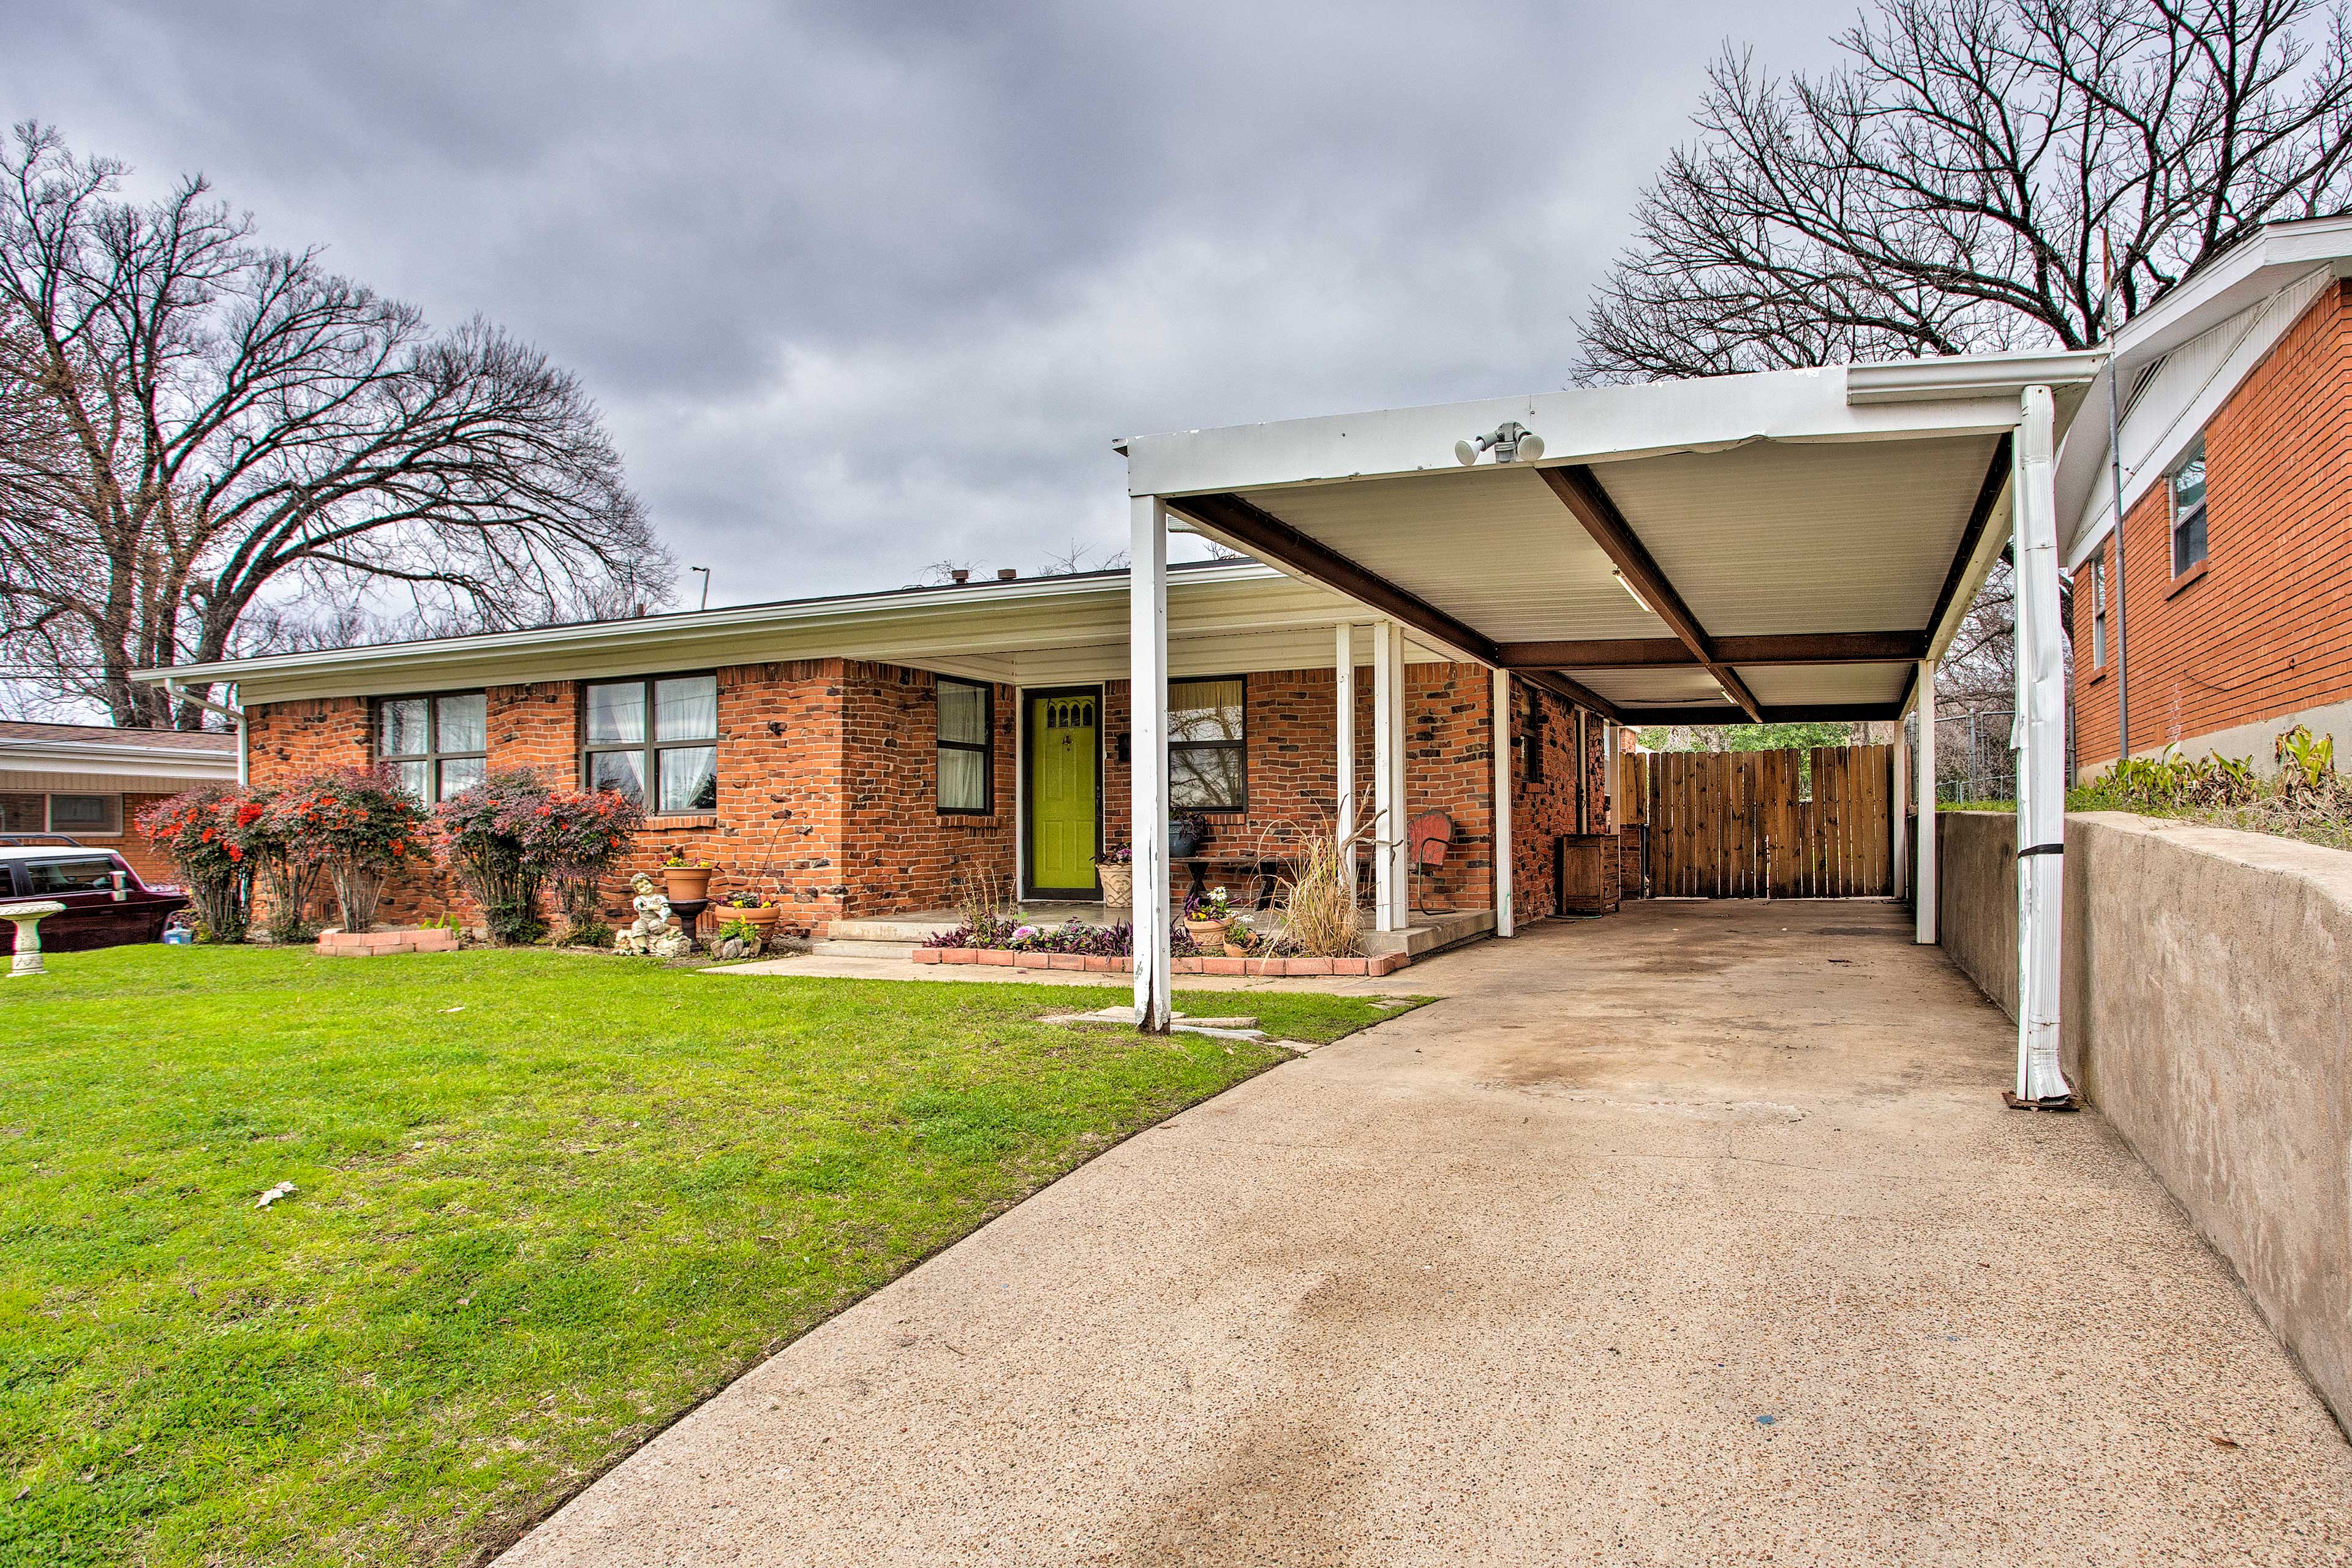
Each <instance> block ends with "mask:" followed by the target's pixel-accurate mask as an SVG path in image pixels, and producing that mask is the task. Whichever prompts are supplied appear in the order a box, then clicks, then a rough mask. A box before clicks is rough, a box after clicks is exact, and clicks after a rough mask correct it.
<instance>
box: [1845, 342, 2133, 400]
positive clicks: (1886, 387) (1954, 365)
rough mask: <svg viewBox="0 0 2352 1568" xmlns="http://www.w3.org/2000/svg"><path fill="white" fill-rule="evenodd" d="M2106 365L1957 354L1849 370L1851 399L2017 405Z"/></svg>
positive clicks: (2069, 357) (2076, 354)
mask: <svg viewBox="0 0 2352 1568" xmlns="http://www.w3.org/2000/svg"><path fill="white" fill-rule="evenodd" d="M2105 361H2106V355H2105V353H2103V352H2101V351H2098V350H2095V349H2086V350H2062V351H2059V352H2056V353H2009V354H1955V355H1949V356H1946V357H1941V358H1936V359H1906V360H1890V361H1887V362H1885V363H1878V364H1855V365H1848V366H1847V367H1846V373H1845V377H1846V398H1847V400H1848V401H1849V402H1852V403H1856V404H1874V403H1933V402H1938V401H1944V400H1948V399H1960V400H1968V399H1973V398H1998V399H2000V401H2002V402H2003V403H2008V404H2014V403H2015V402H2016V400H2017V399H2018V398H2019V397H2020V396H2021V395H2022V394H2023V393H2024V391H2025V389H2026V388H2027V387H2029V386H2049V387H2060V386H2080V385H2083V384H2085V383H2087V382H2088V381H2089V380H2090V379H2091V378H2092V376H2094V375H2095V374H2097V372H2098V369H2099V367H2100V366H2101V365H2102V364H2104V363H2105Z"/></svg>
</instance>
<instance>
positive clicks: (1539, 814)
mask: <svg viewBox="0 0 2352 1568" xmlns="http://www.w3.org/2000/svg"><path fill="white" fill-rule="evenodd" d="M1514 690H1515V692H1516V693H1517V701H1518V702H1519V703H1521V704H1522V705H1532V706H1533V707H1536V708H1539V709H1540V710H1541V712H1542V715H1543V734H1542V741H1541V748H1542V754H1543V769H1542V773H1543V776H1542V777H1541V778H1539V779H1536V778H1530V777H1529V776H1528V773H1529V769H1528V745H1527V744H1526V743H1525V742H1527V741H1528V727H1527V726H1526V725H1525V723H1524V721H1522V720H1521V719H1520V717H1519V716H1518V715H1517V714H1515V715H1514V718H1513V724H1512V734H1513V737H1514V739H1515V741H1517V742H1520V743H1518V744H1515V745H1514V747H1513V751H1512V761H1511V888H1512V908H1513V912H1514V914H1515V915H1516V916H1517V918H1518V919H1520V920H1538V919H1541V918H1543V917H1545V916H1547V915H1556V914H1558V913H1559V908H1558V906H1557V903H1556V900H1555V899H1554V896H1553V895H1554V893H1555V891H1556V890H1557V889H1556V887H1555V879H1554V877H1553V858H1554V854H1555V846H1556V845H1557V843H1558V842H1559V837H1560V836H1561V835H1563V834H1569V833H1575V832H1577V831H1578V826H1577V825H1578V815H1577V813H1578V806H1579V804H1580V799H1581V801H1582V803H1583V804H1584V806H1585V809H1586V812H1587V816H1586V817H1585V818H1584V821H1585V826H1584V829H1583V831H1586V832H1590V833H1598V832H1601V831H1602V830H1603V827H1604V824H1603V822H1602V819H1601V818H1602V805H1603V801H1604V799H1605V795H1604V790H1605V784H1604V780H1605V778H1606V773H1605V770H1606V769H1607V767H1608V759H1607V758H1606V757H1605V756H1604V755H1603V753H1602V752H1601V720H1600V717H1599V716H1598V715H1597V714H1588V715H1586V717H1585V721H1584V752H1583V758H1582V769H1583V773H1584V777H1583V781H1582V790H1581V795H1580V791H1579V787H1578V778H1577V773H1578V756H1577V744H1576V710H1575V709H1574V708H1573V707H1572V706H1570V704H1569V703H1567V702H1565V701H1563V700H1560V699H1559V697H1556V696H1554V695H1553V694H1552V693H1550V692H1549V691H1545V690H1543V689H1540V688H1538V687H1531V686H1526V685H1516V686H1515V687H1514ZM1520 711H1521V712H1522V713H1524V712H1526V711H1528V707H1527V706H1523V707H1522V709H1521V710H1520ZM1603 861H1604V868H1603V870H1602V873H1601V874H1602V877H1603V878H1604V879H1606V880H1607V881H1608V882H1610V883H1611V884H1612V885H1613V884H1614V882H1615V880H1616V879H1617V878H1618V876H1619V870H1618V866H1617V857H1615V856H1614V855H1610V856H1604V857H1603Z"/></svg>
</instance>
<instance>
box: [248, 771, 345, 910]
mask: <svg viewBox="0 0 2352 1568" xmlns="http://www.w3.org/2000/svg"><path fill="white" fill-rule="evenodd" d="M286 801H287V794H286V792H285V791H283V790H273V789H257V790H253V791H250V792H248V793H247V795H246V797H245V798H244V799H243V800H242V801H239V802H237V803H236V807H235V810H234V820H235V826H233V828H232V829H231V838H232V840H233V841H234V843H235V844H236V847H237V848H239V849H241V850H242V851H243V852H244V854H245V857H246V863H247V865H249V866H251V867H252V868H253V869H254V872H255V875H256V876H257V879H259V881H260V883H261V885H262V887H263V888H264V889H267V890H268V894H269V935H270V938H271V940H272V941H275V942H286V943H293V942H300V941H302V940H303V939H304V938H306V937H308V936H309V935H310V921H309V920H308V919H307V918H306V917H305V914H304V907H305V906H306V905H307V904H309V902H310V890H311V889H312V888H313V887H314V886H315V885H316V884H317V882H318V880H319V874H320V872H321V871H322V870H324V869H325V868H326V856H325V853H324V851H323V848H322V847H321V845H320V840H319V837H318V836H317V835H316V834H314V833H312V832H310V830H309V828H308V827H307V826H306V825H305V824H304V823H303V822H302V821H301V819H300V817H299V816H298V815H297V814H296V813H294V812H292V811H289V810H287V809H286Z"/></svg>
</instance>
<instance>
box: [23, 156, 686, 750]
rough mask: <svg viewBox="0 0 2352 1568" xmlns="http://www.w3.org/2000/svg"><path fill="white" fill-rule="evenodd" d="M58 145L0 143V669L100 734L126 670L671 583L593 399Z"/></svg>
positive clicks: (122, 706) (588, 608)
mask: <svg viewBox="0 0 2352 1568" xmlns="http://www.w3.org/2000/svg"><path fill="white" fill-rule="evenodd" d="M123 173H124V171H123V169H122V167H121V165H120V164H118V163H112V162H111V161H110V160H106V159H98V158H89V159H85V158H79V157H76V156H75V155H74V154H73V153H71V152H69V151H68V149H67V147H66V146H65V143H64V142H63V141H62V140H61V139H60V138H59V137H58V135H57V133H56V132H53V131H50V130H47V129H45V128H43V127H41V126H39V125H37V124H31V123H27V124H23V125H19V126H17V127H16V131H15V137H14V141H13V142H11V143H10V144H8V145H7V146H6V147H5V149H0V609H5V630H0V655H5V664H6V667H7V668H37V669H39V670H41V671H42V672H43V674H42V675H41V677H39V681H40V684H41V685H42V686H43V688H44V689H45V690H46V693H47V695H49V696H52V697H56V698H63V699H79V700H87V701H94V702H97V703H99V704H100V705H102V706H104V707H105V708H106V709H107V710H108V711H109V712H110V714H111V716H112V717H113V720H114V721H115V722H116V723H118V724H122V725H132V726H163V725H169V724H173V723H176V724H178V725H179V726H181V727H183V728H193V727H194V726H195V725H196V724H197V723H198V722H200V717H201V715H200V710H197V709H195V708H194V706H193V705H192V704H182V705H181V706H180V708H179V710H177V711H176V712H174V711H172V710H170V709H169V706H168V704H167V703H166V701H165V700H164V699H163V697H162V695H161V694H160V693H158V692H157V691H155V690H153V689H150V688H145V687H139V686H135V685H134V684H133V683H132V682H131V679H129V677H130V672H131V670H132V669H135V668H141V667H163V666H170V665H174V664H185V663H198V662H204V661H207V660H212V659H217V658H226V657H230V656H232V655H235V654H238V653H242V652H247V651H255V650H258V649H260V648H263V647H271V648H285V647H305V646H318V643H317V641H316V639H318V638H320V637H331V636H334V635H340V634H346V633H354V632H360V631H366V632H373V633H381V632H384V631H394V632H395V633H404V634H405V635H412V636H414V635H421V634H422V633H423V632H424V631H425V630H426V629H428V628H429V629H435V630H479V629H488V628H496V627H510V626H529V625H535V624H544V623H546V622H549V621H554V620H562V619H570V618H576V617H579V616H595V615H602V614H614V613H624V612H625V610H626V609H629V608H634V607H635V605H641V604H644V603H647V602H651V601H656V600H659V599H662V598H666V597H667V594H668V592H669V587H670V583H671V579H672V575H673V571H674V568H673V565H672V563H671V562H670V559H669V557H668V554H667V552H665V551H664V550H663V549H662V548H661V546H660V545H659V543H658V542H656V539H655V537H654V535H653V532H652V530H651V528H650V527H649V526H648V524H647V523H646V518H645V515H644V512H643V510H642V509H641V508H640V506H639V505H638V503H637V500H636V498H635V496H634V495H633V494H631V493H630V491H629V489H628V486H627V484H626V482H625V479H624V478H623V474H622V468H621V459H620V454H619V453H618V452H617V451H616V450H615V449H614V447H613V444H612V442H611V440H610V438H609V437H607V436H606V435H605V433H604V427H603V422H602V420H601V417H600V416H599V415H598V414H597V411H596V409H595V406H594V405H593V404H592V403H591V402H590V401H589V400H588V398H587V396H586V395H585V393H583V391H582V389H581V387H580V385H579V384H578V382H577V381H576V380H575V379H574V378H573V377H572V375H571V374H568V373H566V372H564V371H562V370H559V369H556V368H555V367H553V366H551V365H550V364H549V363H548V362H547V359H546V357H545V356H544V355H542V354H541V353H538V352H537V351H536V350H533V349H530V348H529V347H527V346H526V345H523V344H521V343H518V342H515V341H513V340H512V339H510V338H509V337H507V336H506V335H505V334H504V333H502V332H501V331H499V330H498V329H497V328H495V327H493V326H491V325H489V324H488V323H487V322H485V321H480V320H476V321H468V322H467V323H465V324H464V325H462V326H460V327H458V328H457V329H456V330H455V331H448V332H443V333H435V332H433V331H430V330H429V329H428V328H427V327H426V325H425V321H424V320H423V318H422V317H421V316H420V315H419V314H418V312H417V311H415V310H414V309H412V308H411V307H409V306H407V305H404V304H401V303H399V302H397V301H394V300H384V299H382V298H380V297H378V296H377V295H376V294H374V293H373V291H372V290H370V289H367V288H365V287H363V286H362V285H360V284H356V283H353V282H352V281H351V280H349V279H343V278H340V277H337V276H335V275H333V274H332V273H330V272H328V271H327V270H326V269H325V268H323V267H322V266H321V265H320V261H319V258H318V256H317V253H315V252H303V253H295V252H289V251H283V250H276V249H271V248H269V247H264V246H261V245H259V244H257V243H256V242H255V240H254V239H253V236H252V224H251V221H250V220H249V219H247V218H243V217H239V216H233V215H232V214H231V213H230V212H229V211H228V209H227V208H226V206H224V205H221V204H219V203H217V202H215V201H214V200H212V199H211V197H210V195H209V192H208V188H207V187H206V185H205V182H204V181H203V180H202V179H187V180H184V181H182V182H181V184H179V185H178V186H177V187H176V188H175V189H174V190H173V193H172V195H169V196H168V197H165V198H163V199H162V200H159V201H156V202H153V203H150V204H147V205H133V204H131V203H128V202H124V201H121V200H119V199H117V198H116V196H115V195H114V192H115V191H116V189H117V187H118V185H119V183H120V181H121V176H122V174H123Z"/></svg>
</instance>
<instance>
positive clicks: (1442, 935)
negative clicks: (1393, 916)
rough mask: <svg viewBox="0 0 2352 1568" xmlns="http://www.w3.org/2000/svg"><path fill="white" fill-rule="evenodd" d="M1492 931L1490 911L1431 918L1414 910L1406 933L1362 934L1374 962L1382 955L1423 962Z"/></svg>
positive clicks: (1455, 913)
mask: <svg viewBox="0 0 2352 1568" xmlns="http://www.w3.org/2000/svg"><path fill="white" fill-rule="evenodd" d="M1494 931H1495V911H1494V910H1455V911H1453V912H1451V913H1446V914H1432V913H1430V912H1428V911H1426V910H1414V911H1413V913H1412V929H1411V930H1409V931H1366V932H1364V951H1365V952H1368V953H1370V955H1371V956H1373V957H1374V958H1378V957H1380V956H1381V954H1383V953H1390V952H1402V953H1403V954H1405V955H1406V956H1407V957H1409V958H1426V957H1428V956H1429V955H1430V954H1431V953H1433V952H1441V951H1442V950H1444V949H1445V948H1449V947H1455V946H1458V945H1460V944H1461V943H1463V942H1473V941H1475V940H1476V939H1477V938H1479V937H1482V936H1491V935H1493V934H1494Z"/></svg>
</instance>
